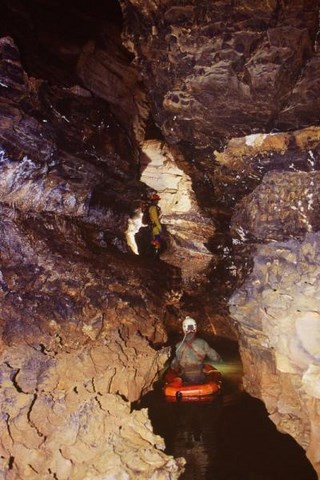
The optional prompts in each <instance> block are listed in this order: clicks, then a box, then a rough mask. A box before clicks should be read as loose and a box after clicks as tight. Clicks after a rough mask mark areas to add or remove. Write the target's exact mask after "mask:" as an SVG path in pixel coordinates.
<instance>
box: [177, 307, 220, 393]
mask: <svg viewBox="0 0 320 480" xmlns="http://www.w3.org/2000/svg"><path fill="white" fill-rule="evenodd" d="M182 330H183V333H184V337H183V339H182V341H181V342H179V343H177V345H176V351H175V357H174V359H173V361H172V362H171V369H172V370H173V371H174V372H175V373H177V374H178V375H179V376H180V377H181V378H182V380H183V382H184V383H190V384H199V383H203V382H204V381H205V380H206V375H205V372H204V365H211V366H212V367H213V369H214V364H216V363H219V362H221V357H220V355H219V354H218V353H217V352H216V351H215V350H214V349H213V348H211V347H210V345H209V344H208V343H207V342H206V341H205V340H204V339H202V338H199V337H197V335H196V333H197V322H196V321H195V320H194V318H191V317H189V316H187V317H186V318H185V319H184V320H183V322H182Z"/></svg>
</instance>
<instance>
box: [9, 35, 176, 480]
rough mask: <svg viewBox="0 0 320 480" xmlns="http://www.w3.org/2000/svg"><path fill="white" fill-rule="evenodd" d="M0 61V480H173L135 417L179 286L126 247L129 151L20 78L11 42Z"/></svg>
mask: <svg viewBox="0 0 320 480" xmlns="http://www.w3.org/2000/svg"><path fill="white" fill-rule="evenodd" d="M0 51H1V55H0V74H1V84H0V87H1V88H0V118H1V120H0V145H1V147H0V166H1V180H0V224H1V225H0V229H1V235H0V256H1V261H0V302H1V314H0V332H1V341H0V352H1V367H0V381H1V393H0V396H1V398H0V403H1V419H0V430H1V435H0V437H1V441H0V450H1V455H0V456H1V463H0V471H1V478H4V479H11V480H18V479H19V480H27V479H36V478H41V479H42V478H43V479H48V480H49V478H51V479H52V478H56V479H59V480H60V479H66V480H67V479H70V478H72V479H73V480H85V479H86V480H89V479H90V480H92V479H96V480H98V479H101V480H102V478H104V479H106V478H110V479H113V478H115V476H116V477H117V478H123V479H124V478H126V479H132V480H133V479H136V478H137V477H139V478H145V479H150V478H154V479H169V478H178V476H179V475H180V474H181V472H182V470H183V460H181V461H180V460H174V459H173V458H170V457H168V456H167V455H165V454H164V452H163V450H164V443H163V440H162V439H160V438H158V437H156V436H155V435H154V434H153V433H152V429H151V426H150V422H149V420H148V416H147V412H146V411H141V412H132V411H131V404H132V402H134V401H136V400H138V399H139V398H140V396H141V395H142V394H143V393H145V392H147V391H148V390H150V388H152V384H153V382H154V381H155V380H156V379H157V374H158V372H159V370H160V369H161V368H162V367H163V364H164V362H165V360H166V359H167V353H166V352H163V351H161V350H160V351H159V352H158V351H157V350H156V349H155V345H156V344H159V343H163V342H165V341H166V338H167V336H166V332H165V329H164V326H163V323H162V317H163V315H164V313H165V312H166V308H167V305H168V302H169V300H168V295H167V293H168V291H170V289H171V287H172V278H173V276H174V277H175V280H176V279H177V278H179V274H178V273H177V272H176V270H175V269H174V268H173V267H170V266H169V265H163V264H161V263H160V262H158V263H157V264H154V262H149V263H148V261H146V263H145V264H143V263H141V262H138V261H137V259H136V258H135V256H134V255H133V254H130V251H129V248H128V246H127V243H126V239H125V229H126V226H127V222H128V219H129V217H130V214H131V213H132V212H133V211H134V208H135V202H137V203H138V202H139V200H140V195H141V193H142V192H144V190H145V186H144V185H143V184H142V183H141V182H139V179H138V178H137V175H136V169H137V156H136V153H137V152H136V150H135V149H134V147H133V146H132V145H133V144H134V142H133V141H132V143H131V139H130V137H129V136H128V133H127V132H126V131H125V130H124V129H123V127H121V126H120V125H119V123H118V122H117V120H116V119H115V117H114V115H113V114H112V112H111V111H110V109H109V107H108V106H107V104H106V103H103V102H104V101H103V100H102V99H96V98H94V97H93V96H92V95H91V93H90V92H89V91H88V90H85V89H83V87H78V88H72V87H71V88H69V87H61V85H59V86H54V85H51V84H50V85H49V84H48V83H47V82H46V81H45V80H43V79H35V78H30V77H29V76H28V75H27V74H26V72H25V71H24V68H23V66H22V63H21V58H20V55H19V50H18V48H17V47H16V45H15V42H14V41H13V39H12V38H11V37H5V38H2V39H1V41H0ZM75 87H76V86H75ZM118 140H119V144H118ZM129 145H130V148H129ZM127 181H128V183H127ZM159 278H161V282H159Z"/></svg>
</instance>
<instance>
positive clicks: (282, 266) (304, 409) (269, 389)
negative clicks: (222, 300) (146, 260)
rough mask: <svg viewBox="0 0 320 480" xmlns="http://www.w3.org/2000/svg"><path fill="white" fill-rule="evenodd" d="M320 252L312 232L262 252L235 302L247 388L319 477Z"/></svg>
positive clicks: (262, 247)
mask: <svg viewBox="0 0 320 480" xmlns="http://www.w3.org/2000/svg"><path fill="white" fill-rule="evenodd" d="M280 185H281V184H280ZM283 212H284V213H285V212H286V210H283ZM319 248H320V238H319V234H315V233H307V234H306V236H305V237H304V238H303V239H302V240H301V241H298V240H288V241H287V242H272V243H270V244H266V245H259V246H257V251H256V254H255V256H254V268H253V270H252V272H251V274H250V276H249V277H248V278H247V280H246V281H245V283H244V284H243V286H242V287H241V288H240V289H239V290H238V291H237V293H235V294H234V295H233V297H231V299H230V310H231V314H232V316H233V317H234V318H235V319H237V320H238V322H239V328H240V332H241V335H240V339H241V340H240V345H241V351H242V354H241V356H242V360H243V365H244V371H245V375H244V386H245V388H246V390H247V391H248V392H249V393H251V394H252V395H254V396H257V397H259V398H262V399H263V401H264V402H265V404H266V407H267V409H268V411H269V413H270V417H271V419H272V420H273V421H274V422H275V424H276V425H277V427H278V428H279V429H280V430H281V431H283V432H287V433H289V434H290V435H292V436H293V437H294V438H295V439H297V441H298V442H299V443H300V444H301V445H302V446H303V447H304V448H305V449H306V452H307V456H308V457H309V459H310V461H311V462H312V464H313V466H314V467H315V469H316V470H317V471H318V474H319V472H320V457H319V441H320V436H319V434H320V432H319V427H318V425H319V420H320V419H319V408H320V383H319V373H320V357H319V342H320V316H319V313H318V312H319V308H320V307H319V275H320V265H319ZM257 366H258V368H257Z"/></svg>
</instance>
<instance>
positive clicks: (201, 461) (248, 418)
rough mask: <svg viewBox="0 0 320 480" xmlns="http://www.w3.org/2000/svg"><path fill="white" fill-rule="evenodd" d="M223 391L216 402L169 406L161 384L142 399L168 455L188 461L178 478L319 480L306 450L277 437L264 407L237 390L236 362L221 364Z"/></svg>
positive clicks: (284, 437)
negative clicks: (163, 441)
mask: <svg viewBox="0 0 320 480" xmlns="http://www.w3.org/2000/svg"><path fill="white" fill-rule="evenodd" d="M224 367H225V368H224V392H223V393H222V395H221V396H220V397H219V398H217V399H216V400H215V401H214V402H211V403H209V404H206V403H168V402H167V401H166V400H165V398H164V397H163V396H162V393H161V389H160V386H159V388H157V387H156V388H155V390H154V391H153V392H150V393H149V394H148V395H146V396H145V397H144V398H143V400H142V402H141V404H140V405H139V408H140V407H147V408H148V410H149V416H150V419H151V422H152V425H153V428H154V431H155V433H157V434H158V435H161V436H162V437H163V438H164V439H165V443H166V453H168V454H170V455H173V456H174V457H184V458H185V459H186V460H187V466H186V470H185V473H184V474H183V475H182V476H181V477H180V478H181V479H182V480H317V475H316V473H315V471H314V469H313V468H312V466H311V464H310V463H309V461H308V460H307V458H306V456H305V452H304V450H303V449H302V448H301V447H300V446H299V445H298V444H297V443H296V442H295V441H294V440H293V439H292V438H291V437H290V436H289V435H284V434H281V433H279V432H278V431H277V430H276V428H275V426H274V424H273V423H272V422H271V421H270V420H269V418H268V414H267V411H266V409H265V407H264V405H263V403H262V402H261V401H259V400H257V399H254V398H252V397H250V396H249V395H248V394H246V393H244V392H242V391H241V365H240V362H239V363H238V364H237V363H236V362H233V363H230V365H228V364H227V363H226V364H224Z"/></svg>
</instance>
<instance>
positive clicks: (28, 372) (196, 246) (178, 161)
mask: <svg viewBox="0 0 320 480" xmlns="http://www.w3.org/2000/svg"><path fill="white" fill-rule="evenodd" d="M0 9H1V20H0V34H1V39H0V169H1V176H0V230H1V235H0V255H1V262H0V302H1V316H0V329H1V345H0V347H1V357H2V368H1V379H2V385H1V387H2V388H1V405H2V407H3V408H2V409H1V411H2V415H1V425H0V428H1V432H2V434H1V462H2V463H1V472H2V475H3V476H4V478H6V479H23V480H26V479H27V478H30V479H33V478H39V476H41V478H44V479H46V478H48V479H49V478H57V479H59V480H60V479H64V478H65V479H67V478H72V479H73V480H78V479H79V480H82V479H89V478H90V479H99V478H101V479H102V478H114V475H119V478H137V476H138V477H139V478H141V479H142V478H146V479H150V478H157V479H169V478H171V479H172V478H178V477H179V475H180V474H181V472H182V470H183V460H179V459H178V460H174V459H173V458H171V457H168V456H166V455H165V454H164V453H163V442H162V440H161V439H160V438H159V437H157V436H154V435H153V433H152V431H151V428H150V423H149V421H148V418H147V414H146V412H139V413H138V412H135V413H134V412H131V410H130V404H131V402H134V401H136V400H137V399H138V398H139V397H140V396H141V394H143V393H145V392H147V391H148V390H149V389H150V388H151V386H152V383H153V382H154V380H155V379H156V377H157V373H158V371H159V370H160V369H161V367H162V366H163V364H164V362H165V360H166V359H167V352H166V351H165V350H162V349H159V347H160V346H162V345H164V344H165V342H166V341H167V338H168V337H167V335H168V332H169V333H172V332H175V333H177V331H178V330H179V328H180V317H181V316H183V315H185V314H189V315H192V316H194V317H195V318H196V319H197V320H198V323H199V328H200V330H201V331H202V333H204V334H206V335H207V336H208V337H209V336H210V335H212V334H217V335H218V336H221V337H226V338H231V339H235V338H239V342H240V346H241V354H242V359H243V363H244V370H245V377H244V378H245V385H246V388H247V390H248V391H249V392H250V393H251V394H252V395H255V396H257V397H259V398H262V399H263V400H264V402H265V404H266V406H267V408H268V411H269V413H270V414H271V418H272V419H273V420H274V422H275V423H276V425H277V426H278V427H279V429H281V430H283V431H286V432H289V433H290V434H291V435H292V436H293V437H294V438H295V439H296V440H297V441H298V442H299V443H300V444H301V445H302V446H303V447H304V448H305V449H306V451H307V453H308V457H309V458H310V460H311V462H312V463H313V465H314V466H315V468H316V469H317V471H319V468H320V467H319V452H318V447H317V445H318V442H319V432H318V426H317V425H318V423H319V419H318V417H319V392H318V387H317V375H318V369H319V361H320V360H319V358H318V349H319V341H320V340H319V339H318V336H317V330H318V325H319V319H318V317H317V313H316V312H317V309H318V305H317V300H316V298H317V283H318V277H317V275H318V273H317V272H318V270H317V269H318V254H317V252H318V243H319V239H318V236H317V231H318V225H319V220H318V214H317V213H318V206H319V189H318V180H319V179H318V176H319V136H320V135H319V127H318V125H319V120H318V116H317V111H318V101H319V100H318V98H319V82H318V70H319V51H318V48H319V46H318V40H319V38H318V28H319V25H318V17H319V15H318V13H319V12H318V10H319V7H318V4H317V2H315V1H313V0H308V1H306V2H303V3H301V2H299V1H298V0H297V1H291V2H282V1H281V2H280V1H277V0H274V1H270V2H264V3H263V2H262V3H261V2H258V3H257V2H255V1H250V2H248V1H246V2H243V1H236V2H235V1H232V2H229V1H222V2H214V4H212V2H206V1H201V2H200V3H199V2H192V1H191V2H188V3H186V2H184V3H183V5H182V4H181V5H176V4H174V3H172V2H170V1H162V2H152V1H150V2H145V1H139V0H137V1H133V0H132V1H130V2H129V1H128V0H121V1H120V3H119V4H118V3H117V2H114V1H110V2H108V1H106V2H102V1H101V2H100V1H99V2H96V4H95V7H94V8H93V7H89V5H88V4H86V3H85V2H68V5H64V4H62V2H61V1H60V0H53V1H50V2H47V1H45V0H34V1H32V2H26V1H24V0H17V1H15V2H9V1H8V0H1V2H0ZM62 12H63V15H61V13H62ZM150 190H156V191H158V192H159V193H160V195H161V202H160V206H161V209H162V215H163V217H162V221H163V224H164V227H165V228H164V230H165V246H166V248H165V249H164V251H163V252H161V255H160V258H157V259H155V258H154V255H153V252H152V251H151V253H150V250H149V249H148V248H147V247H146V245H149V236H150V231H149V229H148V228H147V227H146V228H144V226H143V225H142V224H141V220H142V216H141V201H142V200H143V201H144V200H145V199H146V198H147V196H148V192H150ZM140 227H141V228H140ZM128 232H129V233H128ZM136 233H137V235H136ZM139 235H140V240H139ZM135 240H137V243H138V244H139V241H140V244H139V245H137V247H139V248H137V250H136V251H135V250H134V245H135V243H134V242H135ZM139 249H140V251H139ZM137 253H139V255H137ZM231 295H233V296H232V297H231ZM230 297H231V300H230V301H229V299H230ZM257 366H258V367H259V368H257ZM85 455H86V460H84V456H85Z"/></svg>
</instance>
